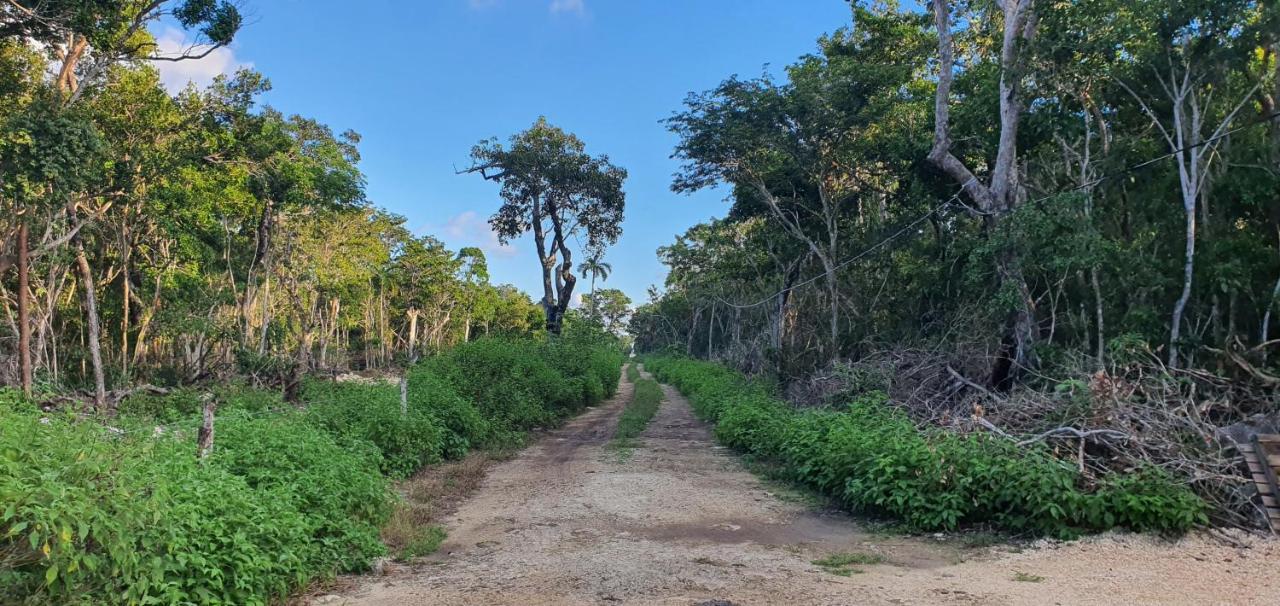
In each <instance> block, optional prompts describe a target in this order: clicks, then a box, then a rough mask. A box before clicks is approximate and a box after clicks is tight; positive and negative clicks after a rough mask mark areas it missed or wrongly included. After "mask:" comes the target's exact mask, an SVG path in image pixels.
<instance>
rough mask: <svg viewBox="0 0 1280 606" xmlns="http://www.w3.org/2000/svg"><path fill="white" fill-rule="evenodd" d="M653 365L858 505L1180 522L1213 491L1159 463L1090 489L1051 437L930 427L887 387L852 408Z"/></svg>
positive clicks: (729, 424)
mask: <svg viewBox="0 0 1280 606" xmlns="http://www.w3.org/2000/svg"><path fill="white" fill-rule="evenodd" d="M646 368H648V369H649V370H650V371H652V372H653V373H654V374H655V375H657V376H658V377H659V378H660V379H661V380H663V381H667V382H670V383H672V384H674V385H675V386H676V387H677V388H678V389H680V391H681V392H683V393H684V394H685V395H686V396H688V398H689V401H690V403H691V405H692V406H693V408H694V411H695V412H696V413H697V414H698V415H699V416H700V417H702V418H703V419H706V420H708V421H710V422H712V423H714V424H715V435H716V438H717V439H718V440H720V441H721V442H723V443H725V444H726V445H728V446H731V447H733V448H735V449H738V450H741V451H743V452H747V453H750V454H752V455H755V456H758V457H763V458H767V459H769V460H771V461H773V462H775V463H777V464H779V466H780V467H781V468H782V469H783V473H784V474H785V475H786V476H787V477H790V478H791V479H793V480H795V481H797V482H799V483H802V484H805V485H808V486H810V487H812V488H814V489H816V490H819V491H821V492H824V493H826V494H829V495H832V496H834V497H835V498H837V499H838V500H839V501H840V502H842V503H844V504H845V505H846V506H847V507H849V508H850V509H853V510H857V511H864V512H871V513H877V514H883V515H890V516H893V517H895V518H898V519H901V520H903V521H904V522H906V523H907V524H908V525H909V526H911V527H913V528H916V529H919V530H939V529H953V528H956V527H957V526H960V525H962V524H973V523H990V524H994V525H997V526H1000V527H1003V528H1006V529H1010V530H1016V531H1027V532H1033V533H1037V534H1047V535H1055V536H1072V535H1075V534H1077V533H1079V532H1081V531H1094V530H1103V529H1107V528H1112V527H1116V526H1120V527H1125V528H1129V529H1133V530H1137V531H1160V532H1169V533H1176V532H1183V531H1185V530H1187V529H1189V528H1191V527H1192V526H1193V525H1195V524H1197V523H1204V522H1205V521H1206V518H1205V514H1204V509H1205V505H1204V503H1203V502H1202V501H1201V500H1200V499H1199V498H1198V497H1197V496H1196V495H1195V494H1194V493H1192V492H1191V491H1190V490H1189V489H1187V488H1186V487H1185V486H1182V485H1179V484H1178V483H1177V482H1175V481H1174V480H1173V479H1172V478H1170V477H1169V476H1168V475H1167V474H1165V473H1163V472H1160V471H1158V470H1141V471H1139V472H1135V473H1129V474H1112V475H1110V476H1107V477H1105V478H1103V479H1102V480H1101V482H1100V484H1099V485H1098V486H1097V487H1096V489H1094V490H1086V489H1085V488H1084V487H1083V485H1084V482H1083V481H1082V479H1081V478H1080V475H1079V472H1078V471H1077V470H1076V469H1075V468H1074V467H1073V466H1072V465H1070V464H1068V463H1066V462H1064V461H1062V460H1059V459H1057V458H1056V457H1054V456H1053V455H1052V454H1051V453H1050V452H1049V451H1048V450H1047V448H1045V447H1043V446H1032V447H1029V448H1019V447H1017V446H1015V445H1014V444H1012V443H1010V442H1009V441H1008V440H1005V439H1000V438H996V437H993V436H988V435H975V436H962V435H957V434H954V433H950V432H945V431H941V430H926V431H921V430H920V429H918V428H916V427H915V425H914V424H913V423H912V422H911V421H910V419H908V418H907V417H906V415H904V414H903V413H901V412H900V411H898V410H895V409H894V408H892V407H891V406H889V405H887V396H885V394H884V393H883V392H875V391H873V392H869V393H866V394H863V395H861V396H858V397H857V398H856V399H854V400H853V401H852V402H849V403H848V404H847V405H846V406H844V407H843V409H838V408H833V409H828V410H808V411H801V410H796V409H794V408H792V407H790V406H788V405H787V404H786V403H785V402H783V401H781V400H780V399H778V398H777V397H775V396H774V395H773V394H772V392H771V391H770V390H769V389H768V388H766V387H765V386H762V385H760V384H755V383H752V382H749V381H746V380H745V379H743V378H742V377H741V376H740V375H738V374H737V373H735V372H733V371H730V370H728V369H726V368H724V367H721V366H719V365H716V364H713V363H709V362H699V361H693V360H688V359H683V358H675V357H651V358H647V359H646Z"/></svg>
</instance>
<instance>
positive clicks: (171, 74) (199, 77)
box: [152, 27, 253, 93]
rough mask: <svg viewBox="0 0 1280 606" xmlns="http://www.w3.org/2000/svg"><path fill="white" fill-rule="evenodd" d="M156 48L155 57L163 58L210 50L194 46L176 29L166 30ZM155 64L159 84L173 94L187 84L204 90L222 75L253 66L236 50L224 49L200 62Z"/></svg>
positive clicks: (215, 51)
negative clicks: (238, 54)
mask: <svg viewBox="0 0 1280 606" xmlns="http://www.w3.org/2000/svg"><path fill="white" fill-rule="evenodd" d="M156 46H157V48H156V54H157V55H159V56H162V57H177V56H180V55H183V54H187V55H190V54H200V53H203V52H204V51H206V50H208V48H209V47H207V46H198V45H194V44H193V43H192V42H191V41H190V40H188V39H187V38H186V37H185V36H184V35H183V32H182V30H179V29H177V28H173V27H166V28H165V29H164V31H163V32H161V33H160V34H159V35H157V36H156ZM152 65H154V66H155V67H156V69H157V70H159V71H160V82H161V83H163V84H164V87H165V88H166V89H168V90H169V92H171V93H176V92H178V91H180V90H182V89H183V88H186V86H187V83H188V82H195V83H196V86H200V87H204V86H208V85H209V84H210V83H212V82H213V79H214V78H215V77H217V76H219V75H221V74H230V73H232V72H235V71H236V70H238V69H240V68H243V67H253V63H250V62H248V61H241V60H240V59H239V58H237V57H236V54H235V52H234V51H232V50H231V49H230V48H227V47H225V46H224V47H221V48H216V49H214V50H213V51H212V52H210V53H209V54H208V55H205V56H204V57H201V58H199V59H183V60H182V61H153V62H152Z"/></svg>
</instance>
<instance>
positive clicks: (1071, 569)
mask: <svg viewBox="0 0 1280 606" xmlns="http://www.w3.org/2000/svg"><path fill="white" fill-rule="evenodd" d="M664 390H665V392H666V396H667V400H666V401H665V402H664V403H663V404H662V406H661V408H660V409H659V412H658V415H657V416H656V417H655V418H654V420H653V422H652V423H651V424H650V425H649V428H648V429H647V430H646V432H645V433H644V435H643V437H642V444H641V446H640V447H639V448H637V449H636V450H635V451H634V452H633V453H632V455H631V456H630V457H629V458H626V459H625V460H623V459H622V458H621V457H619V456H618V455H617V453H616V452H614V451H610V450H607V449H606V448H605V446H606V444H607V442H608V440H609V438H610V437H611V436H612V433H613V431H614V426H615V423H616V419H617V415H618V413H619V412H620V411H621V409H622V407H623V406H624V405H625V404H626V402H627V401H628V400H629V399H630V397H631V391H632V389H631V385H630V384H628V383H626V382H625V381H624V382H623V385H622V387H621V388H620V390H619V393H618V395H617V396H616V397H614V398H613V399H612V400H611V401H609V402H608V403H606V404H604V405H602V406H599V407H597V408H595V409H593V410H591V411H589V412H587V413H586V414H584V415H582V416H580V417H578V418H577V419H575V420H574V421H572V422H571V423H570V424H569V425H567V426H565V427H563V428H561V429H559V430H557V431H555V432H552V433H551V434H549V435H548V436H546V437H544V438H543V439H542V440H540V441H539V442H538V443H537V444H535V445H534V446H532V447H530V448H529V449H527V450H526V451H524V452H523V453H521V455H520V456H518V457H517V458H515V459H513V460H511V461H507V462H505V463H502V464H500V465H498V466H496V467H494V469H493V470H492V472H491V473H490V475H489V476H488V477H487V478H486V479H485V481H484V483H483V485H482V486H481V488H480V490H479V491H478V492H477V493H476V494H475V495H474V496H473V497H472V498H471V499H469V500H468V501H467V502H465V503H463V504H462V506H461V507H460V508H459V509H458V511H457V512H456V513H455V514H454V515H453V516H451V517H450V518H448V519H446V520H445V526H446V527H447V528H448V529H449V539H448V541H447V542H446V543H445V545H444V546H443V547H442V548H441V550H440V551H439V552H438V553H437V554H436V555H434V556H432V557H430V558H428V559H426V560H424V561H422V562H420V563H418V564H415V565H414V566H412V567H399V568H396V569H393V570H392V572H390V573H389V574H388V575H387V576H383V577H367V578H363V579H361V580H360V581H359V582H358V583H356V584H355V585H354V586H353V587H352V588H351V589H350V590H349V591H346V592H344V594H345V595H342V596H325V597H324V598H321V599H320V600H317V602H322V603H326V604H352V605H355V604H361V605H387V606H390V605H401V604H404V605H414V604H484V605H492V604H513V605H514V604H519V605H535V604H680V605H694V604H704V603H705V604H717V605H727V604H730V603H731V604H736V605H739V606H746V605H754V604H786V605H789V606H798V605H807V604H823V605H826V604H830V605H846V604H848V605H852V604H1275V603H1280V602H1277V599H1276V598H1275V596H1276V595H1280V576H1278V575H1277V572H1276V570H1277V569H1280V550H1277V549H1276V546H1275V544H1274V542H1262V543H1258V544H1256V545H1255V546H1253V547H1252V548H1250V549H1234V548H1229V547H1226V546H1224V545H1222V544H1220V543H1217V542H1214V541H1211V540H1207V539H1194V538H1193V539H1185V540H1183V541H1182V542H1180V543H1179V544H1178V545H1176V546H1171V545H1169V544H1167V543H1165V542H1162V541H1159V540H1155V539H1150V538H1143V537H1106V538H1098V539H1093V540H1089V541H1083V542H1078V543H1072V544H1066V545H1056V546H1047V547H1042V548H1037V549H1030V550H1026V551H1023V552H1021V553H1008V552H982V553H979V552H974V551H964V550H962V549H961V548H959V547H956V546H954V545H952V544H942V543H939V542H938V541H936V540H932V539H928V538H907V537H898V536H885V535H875V534H869V533H867V532H865V531H863V530H860V528H859V526H858V524H857V522H856V521H855V520H852V519H850V518H848V517H846V516H842V515H827V514H820V513H815V512H812V511H810V510H809V509H808V508H806V507H805V506H804V505H801V504H798V503H794V502H789V501H785V500H782V499H780V498H778V497H777V496H775V495H774V494H772V493H771V492H769V491H768V489H767V488H766V487H765V486H764V485H763V484H762V483H761V482H760V481H759V480H758V479H757V478H755V477H754V476H752V475H751V474H749V473H747V472H746V471H745V470H743V468H742V467H741V465H740V464H739V463H738V462H737V461H736V459H734V458H733V457H732V456H730V455H729V454H728V453H727V452H725V451H724V449H722V448H721V447H719V446H716V445H715V443H714V441H713V439H712V437H711V436H710V434H709V432H708V430H707V428H706V427H705V426H704V425H702V424H701V423H699V422H698V421H697V420H696V419H695V418H694V417H693V415H692V412H691V411H690V409H689V406H688V403H687V402H686V401H685V399H684V398H683V397H681V396H680V395H679V394H678V393H676V392H675V391H674V390H672V389H671V388H669V387H664ZM838 552H859V553H865V554H879V555H881V556H883V557H884V559H885V561H884V563H882V564H877V565H872V566H859V567H858V568H860V569H861V570H862V571H863V572H861V573H857V574H852V575H851V576H848V577H841V576H836V575H833V574H831V573H829V572H826V571H824V570H822V569H821V568H820V567H818V566H815V565H813V564H812V563H811V561H812V560H814V559H816V558H821V557H824V556H826V555H829V554H831V553H838ZM963 560H969V561H963ZM1018 573H1022V576H1021V579H1022V580H1015V575H1018Z"/></svg>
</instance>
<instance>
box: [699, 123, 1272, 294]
mask: <svg viewBox="0 0 1280 606" xmlns="http://www.w3.org/2000/svg"><path fill="white" fill-rule="evenodd" d="M1276 118H1280V111H1276V112H1273V113H1271V114H1268V115H1266V116H1262V117H1261V118H1259V119H1257V120H1255V121H1254V122H1251V123H1249V124H1245V125H1243V126H1238V127H1236V128H1233V129H1230V130H1227V131H1226V132H1223V133H1220V134H1218V135H1215V136H1213V137H1209V138H1208V139H1205V140H1204V141H1200V142H1199V143H1193V144H1191V145H1187V146H1183V147H1181V148H1178V149H1175V150H1173V151H1170V152H1168V153H1165V154H1163V155H1160V156H1156V157H1154V158H1148V159H1147V160H1143V161H1142V162H1138V163H1137V164H1132V165H1129V166H1126V167H1125V168H1123V169H1121V170H1119V171H1116V172H1114V173H1111V174H1107V175H1103V176H1101V177H1098V178H1096V179H1093V180H1092V181H1088V182H1086V183H1081V184H1080V185H1077V186H1075V187H1072V188H1069V189H1065V190H1062V191H1059V192H1057V193H1054V194H1050V195H1047V196H1043V197H1040V198H1036V199H1034V200H1030V201H1029V202H1028V203H1030V204H1034V203H1036V202H1043V201H1045V200H1048V199H1050V198H1052V197H1054V196H1059V195H1062V194H1064V193H1068V192H1073V191H1078V190H1082V189H1086V188H1090V187H1094V186H1096V185H1098V184H1100V183H1102V182H1104V181H1107V180H1109V179H1114V178H1116V177H1122V176H1124V175H1127V174H1129V173H1132V172H1135V171H1138V170H1141V169H1143V168H1146V167H1148V166H1151V165H1153V164H1155V163H1157V162H1160V161H1162V160H1167V159H1169V158H1172V157H1174V156H1176V155H1178V154H1180V153H1182V152H1184V151H1188V150H1192V149H1196V148H1198V147H1203V146H1205V145H1208V144H1210V143H1213V142H1214V141H1217V140H1219V139H1224V138H1226V137H1229V136H1231V135H1233V134H1235V133H1238V132H1240V131H1243V130H1247V129H1250V128H1253V127H1255V126H1257V125H1259V124H1265V123H1267V122H1271V121H1273V120H1275V119H1276ZM963 192H964V186H961V188H960V189H959V190H958V191H956V193H955V194H953V195H952V196H951V197H950V198H948V199H947V200H946V201H945V202H943V203H942V204H939V205H937V206H935V207H933V209H931V210H930V211H929V212H927V213H925V214H923V215H921V216H920V217H918V218H916V219H915V220H913V221H912V222H910V223H908V224H907V225H906V226H904V227H903V228H901V229H899V230H898V231H896V232H894V233H893V234H892V235H890V236H889V237H887V238H885V239H883V240H881V241H879V242H877V243H875V244H874V245H872V246H871V247H870V248H867V249H865V250H863V251H862V252H859V253H858V254H856V255H854V256H852V257H850V258H848V259H845V260H844V261H841V262H840V263H838V264H837V265H836V266H835V267H834V268H832V271H835V270H838V269H842V268H844V267H845V266H847V265H849V264H850V263H853V262H855V261H857V260H859V259H862V258H863V257H866V256H867V255H870V254H871V253H873V252H875V251H876V250H879V249H880V247H882V246H884V245H886V244H888V243H889V242H892V241H893V240H895V239H897V238H898V237H899V236H901V235H902V234H904V233H906V232H908V231H910V230H911V229H912V228H914V227H915V226H916V225H918V224H920V223H921V222H923V221H924V220H925V219H928V218H929V217H931V216H933V214H934V213H936V212H938V211H940V210H942V209H943V208H945V207H946V206H947V205H949V204H951V203H952V202H955V201H956V200H958V199H959V198H960V194H961V193H963ZM825 275H826V274H825V273H823V274H819V275H816V276H814V277H812V278H809V279H807V280H805V281H803V282H800V283H798V284H793V285H791V286H788V287H786V288H783V289H781V290H779V291H777V292H775V293H773V294H771V295H769V296H767V297H765V298H763V299H760V300H759V301H756V302H755V303H749V304H746V305H739V304H737V303H732V302H729V301H726V300H724V299H723V298H721V297H718V296H717V297H716V300H718V301H720V302H721V303H723V304H725V305H727V306H729V307H733V308H735V309H750V308H752V307H757V306H760V305H763V304H765V303H768V302H770V301H772V300H773V299H774V298H775V297H777V296H778V295H781V294H783V293H785V292H788V291H792V290H795V289H797V288H800V287H802V286H808V285H809V284H812V283H814V282H817V281H818V280H819V279H820V278H822V277H824V276H825Z"/></svg>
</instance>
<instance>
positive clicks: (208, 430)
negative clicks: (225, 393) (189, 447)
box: [196, 394, 218, 460]
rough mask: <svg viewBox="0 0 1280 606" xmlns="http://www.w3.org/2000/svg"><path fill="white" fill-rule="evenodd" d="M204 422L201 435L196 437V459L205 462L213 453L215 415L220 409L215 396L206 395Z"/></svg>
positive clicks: (201, 425) (204, 398) (201, 426)
mask: <svg viewBox="0 0 1280 606" xmlns="http://www.w3.org/2000/svg"><path fill="white" fill-rule="evenodd" d="M202 399H203V400H204V421H203V422H201V423H200V433H199V434H197V435H196V458H198V459H200V460H204V459H205V458H206V457H208V456H209V453H211V452H213V413H214V411H215V410H216V409H217V408H218V399H217V398H216V397H214V395H213V394H205V395H204V397H203V398H202Z"/></svg>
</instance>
